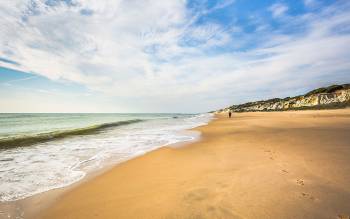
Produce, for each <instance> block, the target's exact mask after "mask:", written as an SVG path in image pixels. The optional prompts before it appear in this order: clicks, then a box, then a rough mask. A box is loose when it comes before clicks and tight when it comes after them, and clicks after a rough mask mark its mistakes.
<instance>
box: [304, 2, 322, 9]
mask: <svg viewBox="0 0 350 219" xmlns="http://www.w3.org/2000/svg"><path fill="white" fill-rule="evenodd" d="M304 5H305V6H306V7H310V8H313V7H315V6H317V5H319V1H318V0H304Z"/></svg>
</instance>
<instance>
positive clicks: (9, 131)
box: [0, 113, 191, 139]
mask: <svg viewBox="0 0 350 219" xmlns="http://www.w3.org/2000/svg"><path fill="white" fill-rule="evenodd" d="M174 116H177V117H186V116H191V115H190V114H120V113H106V114H104V113H103V114H102V113H101V114H98V113H0V139H4V138H8V137H11V138H12V137H19V136H23V135H36V134H40V133H48V132H54V131H62V130H72V129H77V128H85V127H89V126H93V125H99V124H105V123H113V122H119V121H127V120H135V119H142V120H149V119H161V118H172V117H174Z"/></svg>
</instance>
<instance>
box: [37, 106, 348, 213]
mask: <svg viewBox="0 0 350 219" xmlns="http://www.w3.org/2000/svg"><path fill="white" fill-rule="evenodd" d="M226 116H227V115H226V114H221V115H217V116H216V119H214V120H213V121H212V122H210V123H209V125H206V126H202V127H200V128H197V129H196V130H198V131H200V132H201V133H202V135H201V136H202V137H201V139H200V140H199V141H197V142H194V143H190V144H187V145H184V146H183V147H176V148H171V147H164V148H161V149H158V150H155V151H153V152H150V153H148V154H146V155H144V156H140V157H138V158H135V159H132V160H130V161H127V162H125V163H122V164H120V165H117V166H115V167H114V168H112V169H111V170H109V171H107V172H106V173H103V174H102V175H100V176H97V177H95V178H93V179H91V180H88V181H86V182H84V183H82V184H81V185H79V186H77V187H75V188H74V189H72V190H71V191H68V192H66V193H65V194H64V195H62V196H61V197H59V198H58V199H57V201H55V202H54V203H53V204H52V205H51V206H50V207H49V208H48V209H47V210H45V211H43V212H41V213H40V214H39V215H36V216H35V218H60V219H61V218H128V219H130V218H169V219H173V218H318V219H319V218H349V215H350V162H349V158H350V110H349V109H344V110H323V111H290V112H260V113H239V114H233V118H231V119H228V118H226Z"/></svg>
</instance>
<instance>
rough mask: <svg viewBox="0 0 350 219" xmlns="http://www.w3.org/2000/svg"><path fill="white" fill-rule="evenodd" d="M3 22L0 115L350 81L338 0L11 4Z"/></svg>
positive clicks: (245, 97)
mask: <svg viewBox="0 0 350 219" xmlns="http://www.w3.org/2000/svg"><path fill="white" fill-rule="evenodd" d="M0 18H1V19H0V28H1V30H2V31H1V32H0V112H204V111H209V110H214V109H218V108H222V107H226V106H228V105H231V104H238V103H243V102H246V101H252V100H259V99H267V98H272V97H285V96H293V95H299V94H302V93H303V92H306V91H308V90H310V89H314V88H317V87H320V86H326V85H331V84H336V83H338V84H339V83H349V82H350V73H349V69H350V68H349V67H350V2H349V1H345V0H339V1H336V0H333V1H330V0H323V1H322V0H293V1H292V0H265V1H262V0H249V1H248V0H217V1H204V0H192V1H185V0H169V1H151V0H149V1H146V0H143V1H137V0H13V1H1V2H0Z"/></svg>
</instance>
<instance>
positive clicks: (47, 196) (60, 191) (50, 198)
mask: <svg viewBox="0 0 350 219" xmlns="http://www.w3.org/2000/svg"><path fill="white" fill-rule="evenodd" d="M209 122H210V121H209ZM200 126H203V125H200ZM200 126H198V127H200ZM178 133H182V134H184V135H186V136H191V137H192V139H191V140H185V141H181V142H176V143H172V144H168V145H163V146H160V147H158V148H155V149H153V150H151V151H148V152H146V153H144V154H140V155H136V156H135V157H131V158H128V159H126V160H123V161H121V162H113V161H108V160H107V161H105V165H104V166H103V167H101V168H99V169H96V170H93V171H90V172H88V173H86V175H85V176H84V177H83V178H82V179H80V180H78V181H76V182H73V183H72V184H69V185H67V186H63V187H59V188H55V189H50V190H48V191H44V192H40V193H38V194H34V195H32V196H29V197H26V198H23V199H19V200H15V201H6V202H0V219H1V218H36V217H37V216H38V215H39V214H40V212H42V211H45V210H46V209H48V208H49V207H50V206H52V205H53V204H55V203H56V202H57V201H58V200H60V198H61V197H62V196H64V195H65V194H66V193H68V192H70V191H71V190H74V189H75V188H77V187H79V186H81V185H82V184H84V183H87V182H89V181H90V180H93V179H94V178H96V177H99V176H101V175H103V174H104V173H106V172H108V171H110V170H112V169H113V168H115V167H116V166H118V165H121V164H123V163H125V162H128V161H130V160H133V159H137V158H138V157H140V156H144V155H146V154H148V153H152V152H153V151H156V150H160V149H162V148H164V147H170V148H180V147H184V146H186V145H188V144H191V143H193V142H195V141H199V140H200V138H201V133H200V132H198V131H195V130H194V129H188V130H182V131H179V132H178ZM111 160H113V159H112V158H111Z"/></svg>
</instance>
